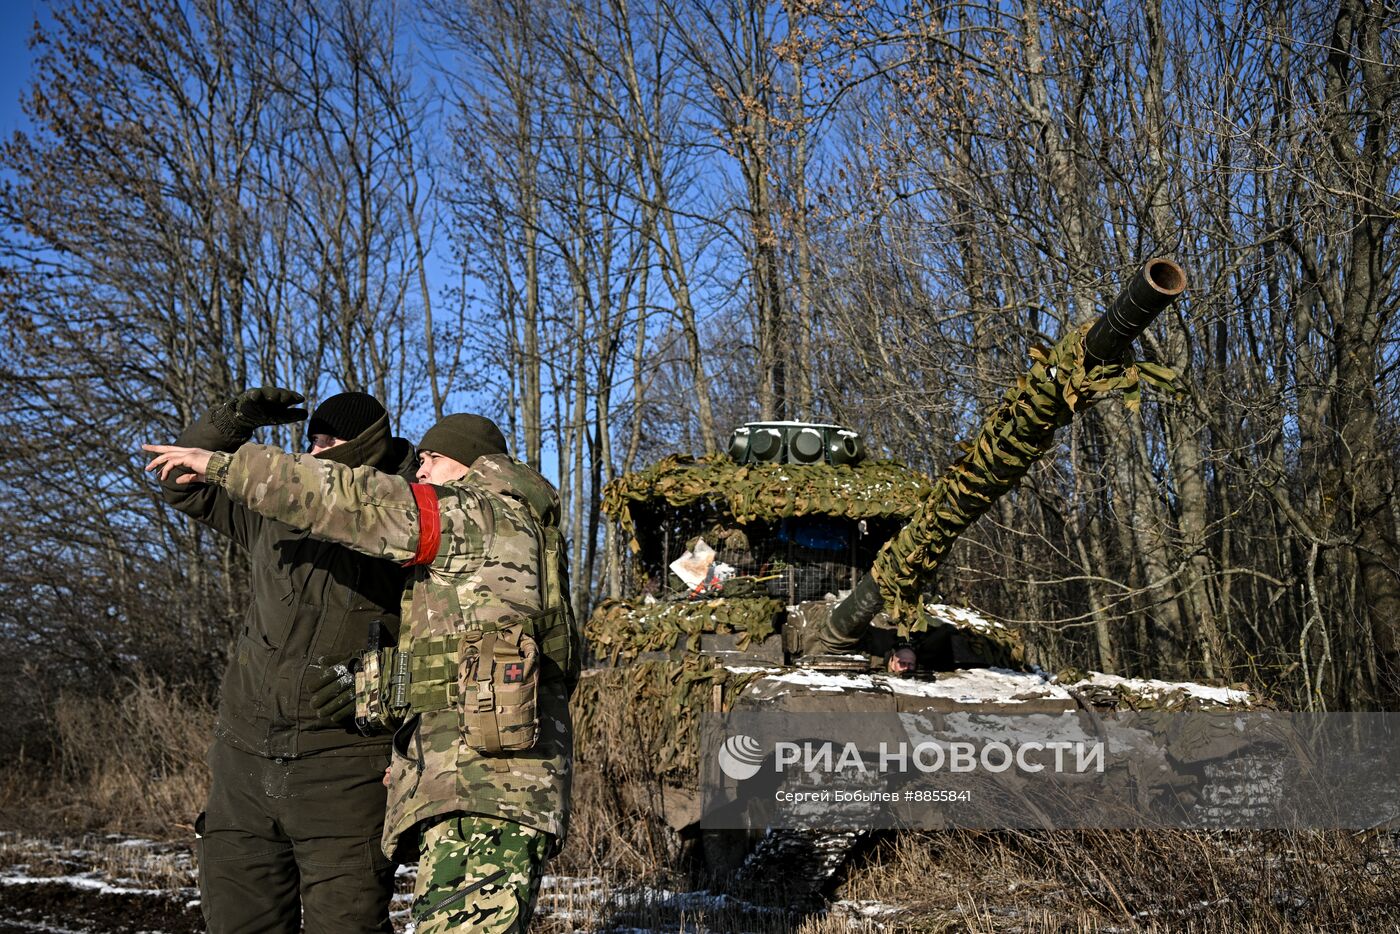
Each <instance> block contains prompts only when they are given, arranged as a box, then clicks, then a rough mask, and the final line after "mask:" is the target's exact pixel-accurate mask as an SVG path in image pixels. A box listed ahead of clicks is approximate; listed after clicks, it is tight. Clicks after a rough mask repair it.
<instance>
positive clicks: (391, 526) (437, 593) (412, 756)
mask: <svg viewBox="0 0 1400 934" xmlns="http://www.w3.org/2000/svg"><path fill="white" fill-rule="evenodd" d="M209 481H210V483H212V484H216V485H219V486H222V487H223V488H224V490H225V491H226V492H227V493H228V495H229V497H230V498H231V499H233V500H234V501H236V502H239V503H243V504H244V505H246V506H248V508H250V509H252V510H253V511H255V512H258V513H261V514H262V515H265V516H269V517H273V518H276V519H279V520H281V521H283V522H286V523H288V524H289V525H292V526H296V527H298V528H304V529H307V530H308V531H309V533H310V535H311V536H312V537H315V538H320V539H326V540H328V541H335V542H340V543H341V544H344V545H347V546H349V547H351V548H354V549H356V550H358V551H362V552H364V553H365V554H369V555H374V556H377V557H387V558H392V559H394V560H397V561H402V562H405V563H407V562H410V561H412V560H413V559H414V558H415V555H417V552H418V548H419V543H420V526H419V507H418V504H417V500H416V499H415V496H414V491H413V489H412V488H411V487H410V485H409V484H408V483H407V482H406V481H405V480H403V479H401V478H399V477H389V476H386V475H384V474H382V473H379V472H378V471H375V470H368V469H365V468H354V469H351V468H347V467H344V466H342V465H340V464H333V463H327V462H325V461H321V460H317V459H315V458H312V457H310V456H309V455H302V454H295V455H294V454H287V453H284V452H282V451H280V450H278V449H276V448H270V447H264V446H262V445H245V446H244V447H242V448H240V449H239V450H238V452H237V453H236V454H232V455H230V454H225V453H216V454H215V455H214V456H213V458H212V459H211V460H210V462H209ZM433 489H434V490H435V492H436V493H437V499H438V511H439V516H440V522H441V544H440V546H439V548H438V550H437V553H436V555H435V556H434V557H432V559H431V563H430V564H422V565H417V566H415V567H414V568H413V569H412V572H411V575H410V577H409V581H408V584H407V585H406V587H405V589H404V594H403V604H402V625H401V629H400V637H399V649H400V651H406V652H411V651H412V649H413V644H414V643H415V642H416V641H424V640H429V639H434V638H435V637H442V636H448V635H452V634H454V633H461V632H465V631H468V630H470V629H472V628H473V627H479V626H481V625H482V624H485V623H493V622H499V621H502V620H506V619H509V618H513V617H517V616H521V615H530V614H532V613H534V612H536V611H538V610H539V608H540V605H541V598H540V591H539V587H538V564H539V551H538V548H539V545H538V542H539V536H538V534H537V532H538V523H539V522H540V520H541V519H542V518H545V517H548V516H557V514H558V500H557V497H556V495H555V493H554V490H553V488H552V487H550V485H549V483H548V481H546V480H545V479H544V478H543V477H541V476H540V475H539V474H538V473H536V472H535V471H534V470H532V469H530V468H529V467H528V466H526V465H524V464H521V463H518V462H516V461H514V460H512V459H511V458H509V457H506V456H503V455H501V456H492V457H484V458H479V459H478V460H477V461H476V463H475V464H474V465H473V467H472V470H471V471H470V472H469V473H468V474H467V476H466V477H464V478H463V479H461V480H458V481H454V482H452V483H449V484H446V485H444V486H437V487H434V488H433ZM539 717H540V734H539V740H538V742H536V743H535V745H534V746H533V747H532V748H530V749H529V750H526V751H524V752H516V753H509V754H506V755H502V756H491V757H488V756H483V755H481V754H479V753H477V752H475V751H474V750H472V749H470V748H469V747H468V746H466V745H465V744H464V743H463V742H462V738H461V720H460V716H459V714H458V712H457V711H456V710H455V709H443V710H431V711H428V712H425V713H422V714H419V715H417V716H414V717H412V718H411V719H410V720H409V721H408V722H407V723H405V724H404V726H403V727H402V728H401V729H400V730H399V731H398V733H396V734H395V736H394V749H393V758H392V762H391V772H390V785H389V808H388V813H387V814H386V816H385V820H384V840H383V843H384V851H385V853H386V854H388V855H390V856H391V857H392V856H395V855H396V853H397V852H399V851H400V850H401V848H402V849H405V850H406V849H407V846H408V845H411V841H412V840H413V839H414V838H415V837H416V833H413V832H411V831H413V830H414V828H415V827H416V825H417V824H418V823H419V822H420V821H423V820H425V819H427V818H430V817H434V816H437V815H440V814H448V813H461V812H466V813H475V814H484V815H487V816H490V817H498V818H504V819H507V820H512V821H516V822H518V823H521V824H526V825H528V826H531V827H536V828H538V829H539V830H542V831H544V832H546V833H549V834H553V835H554V836H555V837H556V838H557V839H558V840H560V841H562V838H563V836H564V833H565V830H566V827H567V823H568V800H569V784H570V778H571V771H572V761H573V745H572V744H573V736H572V728H571V725H570V721H569V708H568V697H567V694H566V691H565V688H564V686H563V685H562V684H561V683H557V682H550V681H546V682H544V683H542V684H541V685H540V695H539Z"/></svg>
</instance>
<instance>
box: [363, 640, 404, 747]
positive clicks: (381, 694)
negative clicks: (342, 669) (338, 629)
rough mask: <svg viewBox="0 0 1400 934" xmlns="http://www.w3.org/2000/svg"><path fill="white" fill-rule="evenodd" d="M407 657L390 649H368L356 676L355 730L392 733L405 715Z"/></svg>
mask: <svg viewBox="0 0 1400 934" xmlns="http://www.w3.org/2000/svg"><path fill="white" fill-rule="evenodd" d="M409 660H410V659H409V656H408V655H407V654H406V653H403V652H400V651H399V650H398V649H396V648H394V647H392V646H390V647H388V648H383V649H368V650H366V651H365V652H364V654H362V655H361V656H360V665H359V670H358V671H356V672H355V726H356V727H358V728H359V731H360V732H361V733H364V734H366V735H371V734H375V733H384V732H392V731H394V730H395V729H397V728H398V726H399V724H401V723H403V721H404V715H405V714H406V713H407V712H408V663H409Z"/></svg>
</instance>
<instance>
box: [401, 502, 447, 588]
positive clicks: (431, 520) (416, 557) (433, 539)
mask: <svg viewBox="0 0 1400 934" xmlns="http://www.w3.org/2000/svg"><path fill="white" fill-rule="evenodd" d="M408 488H409V489H410V490H412V491H413V501H414V502H416V503H417V504H418V550H417V551H416V552H414V554H413V557H412V558H410V559H409V560H407V561H405V562H404V563H403V566H404V567H406V568H410V567H413V566H414V565H415V564H432V563H433V558H435V557H437V553H438V546H439V545H441V544H442V516H441V515H439V513H438V498H437V490H435V489H433V488H432V486H431V485H430V484H427V483H410V484H409V485H408Z"/></svg>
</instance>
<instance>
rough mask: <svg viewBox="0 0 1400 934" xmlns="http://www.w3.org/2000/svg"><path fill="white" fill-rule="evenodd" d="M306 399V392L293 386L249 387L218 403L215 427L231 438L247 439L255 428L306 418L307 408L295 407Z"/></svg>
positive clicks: (284, 423) (214, 419) (214, 412)
mask: <svg viewBox="0 0 1400 934" xmlns="http://www.w3.org/2000/svg"><path fill="white" fill-rule="evenodd" d="M305 401H306V397H305V396H303V395H302V394H301V393H299V392H296V391H295V390H292V389H282V388H280V387H277V386H259V387H258V388H257V389H245V390H243V392H241V393H239V394H238V395H236V396H234V397H233V398H232V399H230V400H229V401H228V402H225V403H224V404H223V405H220V406H217V407H216V408H215V409H214V411H213V413H212V414H211V416H210V419H211V420H212V421H213V423H214V427H215V428H217V429H219V431H220V432H221V433H222V434H224V435H225V436H227V437H228V438H230V439H231V440H237V439H241V440H243V441H246V440H248V438H250V437H252V434H253V429H255V428H261V427H262V426H264V425H290V424H291V423H293V422H300V421H305V419H306V409H294V408H291V406H293V405H296V404H297V403H298V402H305Z"/></svg>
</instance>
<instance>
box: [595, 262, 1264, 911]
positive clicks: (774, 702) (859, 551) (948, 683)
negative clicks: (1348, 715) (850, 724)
mask: <svg viewBox="0 0 1400 934" xmlns="http://www.w3.org/2000/svg"><path fill="white" fill-rule="evenodd" d="M1185 287H1186V277H1185V274H1184V273H1183V271H1182V270H1181V268H1180V267H1179V266H1177V265H1176V264H1175V263H1174V262H1172V261H1170V260H1167V259H1160V258H1159V259H1153V260H1150V261H1148V262H1147V263H1146V264H1145V265H1144V266H1143V267H1142V268H1141V269H1140V270H1139V271H1138V272H1137V274H1136V275H1135V276H1134V277H1133V278H1132V280H1131V281H1130V282H1129V284H1128V286H1127V287H1126V288H1125V289H1124V290H1123V291H1122V293H1121V294H1120V295H1119V296H1118V298H1117V299H1116V300H1115V301H1114V302H1113V303H1112V304H1111V305H1110V306H1109V307H1108V308H1107V310H1106V311H1105V312H1104V313H1103V314H1102V315H1100V316H1099V317H1098V318H1097V319H1096V320H1094V321H1092V322H1088V323H1085V324H1083V325H1080V326H1078V327H1074V328H1072V329H1070V330H1069V331H1067V332H1066V333H1065V334H1063V335H1062V336H1061V337H1060V339H1059V340H1058V341H1057V342H1056V343H1055V344H1054V345H1053V346H1052V347H1050V348H1048V349H1037V350H1034V351H1032V353H1031V362H1030V366H1029V368H1028V370H1027V371H1026V372H1025V373H1024V374H1023V375H1022V376H1021V377H1020V378H1019V379H1018V380H1017V381H1016V384H1015V385H1014V386H1011V387H1009V388H1008V389H1007V390H1006V392H1005V395H1004V397H1003V398H1002V400H1001V402H1000V403H999V404H998V405H997V406H996V407H995V408H994V410H993V411H992V412H991V413H990V414H989V415H988V416H987V418H986V419H985V421H984V422H983V424H982V426H981V428H980V429H979V431H978V432H977V434H976V435H975V436H974V437H973V438H972V439H970V440H969V441H968V442H966V443H965V444H964V445H963V450H964V453H963V454H962V456H961V457H959V458H958V459H957V460H956V461H955V462H954V463H953V464H951V465H950V466H949V467H948V468H947V469H946V470H944V471H943V473H942V474H941V475H940V476H938V477H937V478H929V477H926V476H924V475H923V474H921V473H919V472H917V471H914V470H910V469H908V468H907V467H905V466H903V465H901V464H898V463H894V462H890V461H881V460H876V459H873V458H872V457H870V456H869V454H868V452H867V446H866V444H865V443H864V441H863V439H862V437H861V436H860V435H859V434H858V433H857V432H855V431H852V430H850V429H849V428H846V427H843V426H840V425H834V424H816V423H799V422H753V423H749V424H747V425H744V426H742V427H740V428H738V429H737V430H735V431H734V433H733V434H732V436H731V437H730V439H729V443H728V446H727V450H726V451H725V453H723V454H719V455H714V456H710V457H702V458H695V457H691V456H688V455H682V454H676V455H672V456H670V457H667V458H664V459H663V460H661V461H660V462H659V463H657V464H655V465H653V466H651V467H649V468H647V469H645V470H641V471H638V472H636V473H633V474H629V475H626V476H623V477H619V478H618V479H616V480H614V481H613V482H612V483H610V484H609V485H608V486H607V488H606V489H605V491H604V500H603V508H604V511H605V512H606V513H607V515H608V516H609V518H610V519H612V520H613V521H614V522H616V523H617V525H618V529H619V532H620V533H621V534H620V539H619V540H620V541H623V542H626V543H627V551H628V555H627V558H626V560H625V561H624V564H623V574H622V591H623V596H622V597H621V598H617V599H605V600H602V601H601V602H599V604H598V605H597V607H596V609H595V611H594V612H593V614H592V615H591V617H590V618H589V619H588V621H587V623H586V624H585V627H584V630H585V631H584V635H585V639H586V641H587V644H588V646H589V649H590V652H591V654H592V657H593V662H594V665H593V667H592V668H591V669H590V670H589V671H588V672H587V673H586V674H585V677H584V679H583V681H582V683H581V685H580V690H579V695H578V699H577V701H576V705H575V709H576V718H577V722H576V730H577V734H576V735H577V749H578V752H577V756H578V764H579V767H580V769H581V770H592V771H593V772H594V773H595V774H596V775H597V776H598V778H599V779H600V780H601V781H602V782H603V783H604V784H606V785H607V786H608V787H609V788H610V789H612V793H613V794H615V795H616V798H617V802H618V807H619V808H620V809H621V810H622V811H624V812H626V815H627V816H626V817H625V818H620V819H625V820H628V821H629V822H631V821H635V826H637V827H638V828H640V829H639V830H638V831H637V832H638V833H645V834H646V835H647V837H648V839H647V841H646V844H645V845H647V846H651V847H653V848H655V847H665V848H668V850H669V851H671V853H672V855H673V856H674V857H675V858H676V859H677V860H679V861H681V862H682V863H685V864H687V865H689V866H690V867H691V868H692V869H695V870H697V871H698V872H699V873H701V874H702V875H704V876H705V877H706V878H707V880H708V881H710V882H713V881H714V880H715V879H716V878H717V877H721V876H724V877H727V878H728V879H729V881H730V882H731V883H736V882H737V883H739V884H741V885H742V884H743V883H745V882H750V883H757V882H761V881H762V880H764V879H770V880H771V878H772V877H773V874H774V871H775V870H774V867H776V866H781V867H783V869H784V872H783V878H784V879H786V880H788V882H786V883H785V884H784V892H783V897H785V898H791V897H793V894H794V891H793V887H792V883H791V880H793V879H798V880H802V883H803V884H804V885H805V886H806V887H807V888H808V889H809V890H810V891H809V894H815V893H816V892H818V891H819V890H820V889H821V887H822V886H823V885H825V884H827V882H828V881H829V880H830V879H831V878H832V877H833V874H834V873H835V871H836V870H837V868H838V867H839V866H840V865H841V863H842V862H843V861H844V860H845V859H846V858H847V856H848V855H849V854H850V852H851V851H852V850H853V849H854V848H856V847H858V846H859V845H860V844H861V842H862V838H863V837H864V836H866V835H864V834H861V833H859V832H849V833H815V832H799V831H792V832H787V833H774V832H771V831H766V830H765V829H764V828H757V827H756V828H753V829H752V832H750V833H747V834H738V835H735V834H729V835H723V834H718V835H717V834H700V833H699V832H698V828H697V825H696V821H697V819H698V815H699V800H698V780H697V775H698V762H697V755H698V738H697V727H698V721H699V718H700V715H701V714H704V713H706V712H711V711H719V712H727V711H731V710H735V709H764V708H772V709H782V710H790V711H799V712H801V711H818V712H821V711H840V712H865V711H872V712H873V711H899V712H917V711H923V710H927V711H952V710H970V711H977V712H984V713H986V712H999V711H1001V712H1006V713H1018V714H1024V713H1035V712H1047V713H1048V712H1060V711H1068V710H1076V709H1096V710H1112V709H1115V708H1117V707H1120V706H1124V705H1128V706H1132V707H1144V706H1147V707H1157V708H1211V707H1219V706H1239V707H1245V706H1249V705H1250V704H1251V703H1252V702H1253V700H1252V698H1250V697H1249V696H1248V695H1247V694H1245V693H1243V692H1239V691H1234V692H1231V691H1223V690H1221V689H1202V688H1201V687H1200V686H1197V685H1191V684H1172V683H1167V682H1160V681H1150V682H1148V681H1131V680H1128V679H1123V678H1116V677H1113V676H1109V675H1103V674H1099V673H1087V674H1084V675H1083V676H1082V677H1079V678H1075V679H1073V680H1071V681H1070V682H1069V683H1060V682H1058V681H1056V680H1055V679H1054V678H1052V677H1051V676H1049V675H1047V674H1046V673H1044V672H1041V671H1039V670H1038V669H1036V668H1034V667H1033V666H1031V665H1029V664H1027V661H1026V658H1025V653H1024V650H1023V647H1022V644H1021V641H1020V639H1019V637H1018V635H1017V633H1016V632H1014V631H1013V630H1011V629H1009V628H1007V627H1004V626H1002V625H1000V624H998V623H996V622H994V621H992V620H989V619H986V618H985V617H983V616H982V615H981V614H979V613H978V612H977V611H976V610H975V609H972V608H967V607H953V606H947V605H942V604H937V603H933V602H930V601H929V600H928V599H926V596H925V594H924V590H925V588H926V587H927V586H928V585H929V584H930V583H931V581H932V579H933V575H934V573H935V572H936V571H937V569H938V566H939V564H940V562H942V561H943V560H944V558H945V557H946V556H947V555H948V553H949V551H950V549H951V547H952V545H953V543H954V542H955V541H956V540H957V538H958V537H959V536H960V535H962V534H963V533H964V532H965V531H966V530H967V529H968V528H969V527H971V525H972V524H973V523H974V522H975V521H976V520H977V518H978V517H979V516H981V515H982V514H983V513H984V512H985V511H986V510H987V509H988V508H989V507H990V506H991V505H992V504H993V503H994V502H995V501H996V499H997V498H998V497H1000V496H1002V495H1005V494H1006V493H1007V492H1008V491H1010V490H1011V489H1013V488H1014V487H1015V486H1016V484H1017V483H1018V482H1019V480H1020V479H1021V477H1022V476H1024V475H1025V473H1026V472H1027V471H1028V470H1029V469H1030V468H1031V467H1032V465H1034V463H1035V462H1036V461H1037V460H1038V459H1040V458H1041V457H1042V456H1044V455H1045V454H1046V453H1047V452H1048V451H1050V450H1051V448H1052V447H1053V445H1054V443H1055V440H1054V439H1055V433H1056V431H1057V430H1058V429H1059V428H1061V427H1064V426H1065V425H1067V424H1068V423H1069V422H1070V420H1071V419H1072V418H1073V417H1074V415H1075V414H1076V413H1077V412H1080V411H1083V410H1084V408H1085V407H1087V406H1089V405H1091V404H1093V403H1094V402H1096V401H1097V400H1099V399H1100V398H1102V397H1104V396H1107V395H1109V394H1113V393H1121V394H1123V395H1124V396H1125V397H1126V400H1127V402H1128V404H1129V405H1134V406H1135V405H1136V404H1137V401H1138V398H1139V394H1140V392H1141V390H1142V388H1143V387H1144V386H1153V387H1159V388H1161V387H1169V386H1170V384H1171V383H1172V380H1173V378H1174V377H1173V375H1172V374H1171V373H1170V372H1169V371H1168V370H1166V369H1164V368H1162V367H1158V366H1154V365H1152V364H1149V363H1143V362H1135V361H1133V360H1132V359H1131V357H1130V355H1129V354H1130V351H1131V346H1132V343H1133V341H1134V340H1135V339H1136V338H1137V337H1138V335H1140V334H1141V333H1142V331H1143V329H1144V328H1146V327H1147V326H1148V324H1149V323H1150V322H1151V321H1152V320H1153V318H1154V317H1155V316H1156V315H1157V314H1159V313H1160V312H1161V311H1162V310H1163V309H1165V308H1166V307H1167V306H1168V305H1170V304H1171V302H1172V301H1174V300H1175V299H1176V298H1177V297H1178V296H1179V295H1180V294H1181V293H1182V292H1183V291H1184V289H1185ZM910 653H912V655H913V665H912V668H911V670H908V671H898V672H897V671H892V670H891V666H892V662H893V661H894V660H896V659H897V660H899V661H898V665H897V667H902V666H903V665H904V664H905V663H907V662H908V661H909V656H910ZM631 825H633V824H631V823H629V826H631ZM638 845H639V846H640V845H643V844H641V843H638ZM795 867H800V868H795Z"/></svg>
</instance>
